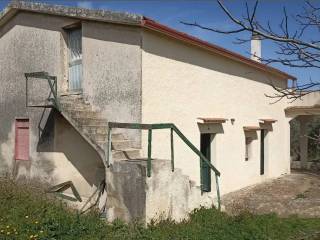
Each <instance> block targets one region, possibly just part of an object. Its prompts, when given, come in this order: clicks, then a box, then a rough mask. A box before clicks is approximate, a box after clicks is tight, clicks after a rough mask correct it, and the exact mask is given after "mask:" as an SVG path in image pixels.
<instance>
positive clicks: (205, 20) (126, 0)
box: [0, 0, 317, 83]
mask: <svg viewBox="0 0 320 240" xmlns="http://www.w3.org/2000/svg"><path fill="white" fill-rule="evenodd" d="M8 2H9V0H0V9H2V8H4V7H5V6H6V5H7V4H8ZM37 2H48V3H51V4H60V5H68V6H80V7H86V8H102V9H109V10H116V11H126V12H131V13H139V14H143V15H145V16H147V17H150V18H153V19H155V20H157V21H159V22H160V23H163V24H165V25H168V26H170V27H173V28H175V29H178V30H180V31H183V32H186V33H188V34H191V35H193V36H196V37H199V38H201V39H204V40H206V41H208V42H212V43H215V44H217V45H220V46H221V47H224V48H227V49H229V50H232V51H235V52H238V53H240V54H242V55H245V56H249V53H248V52H249V51H250V46H249V43H246V44H241V45H239V44H235V43H234V41H235V39H236V37H243V38H248V37H249V35H248V33H242V34H238V35H222V34H218V33H213V32H209V31H205V30H201V29H197V28H195V27H190V26H185V25H183V24H181V23H180V21H189V22H194V21H197V22H198V23H201V24H203V25H205V26H209V27H217V28H220V29H223V30H230V29H233V28H234V27H235V26H234V25H233V24H232V23H231V22H230V21H229V20H228V19H227V17H226V16H225V14H224V13H223V12H222V10H221V9H220V8H219V6H218V4H217V2H216V1H215V0H93V1H76V0H38V1H37ZM248 3H249V5H251V6H252V5H253V4H254V1H252V0H248ZM293 3H294V4H293ZM303 4H304V1H302V0H295V1H293V0H286V1H285V0H278V1H277V0H262V1H260V3H259V7H258V11H257V17H258V19H259V20H260V21H261V22H265V21H267V20H270V21H271V23H272V24H273V25H274V26H275V27H277V24H279V22H280V21H281V18H282V16H283V15H282V8H283V7H284V6H285V7H286V8H287V11H288V13H289V14H296V13H298V12H301V9H302V7H303ZM225 5H226V6H227V7H228V8H229V9H230V10H231V11H232V12H233V13H235V15H237V16H240V17H241V15H243V14H245V1H242V0H237V1H231V0H229V1H228V0H226V1H225ZM291 24H292V29H294V27H295V25H294V23H293V22H291ZM274 51H275V47H274V45H273V44H272V43H268V42H263V45H262V55H263V57H273V56H275V53H274ZM273 66H275V67H277V68H279V69H281V70H283V71H286V72H288V73H290V74H292V75H294V76H296V77H297V78H298V81H299V82H300V83H305V82H308V81H309V79H310V78H312V79H313V80H317V78H316V77H317V75H316V71H315V70H310V69H301V68H300V69H298V68H288V67H284V66H281V65H273Z"/></svg>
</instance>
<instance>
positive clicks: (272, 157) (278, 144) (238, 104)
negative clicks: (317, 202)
mask: <svg viewBox="0 0 320 240" xmlns="http://www.w3.org/2000/svg"><path fill="white" fill-rule="evenodd" d="M142 69H143V71H142V122H143V123H159V122H173V123H174V124H176V125H177V127H178V128H180V130H181V131H182V132H183V133H184V134H185V135H186V136H187V137H188V138H189V140H191V142H192V143H193V144H194V145H195V146H197V147H200V128H201V131H207V132H218V133H217V134H216V135H215V137H214V139H213V142H212V162H213V164H214V165H215V166H216V167H217V168H218V169H219V170H220V171H221V191H222V193H227V192H230V191H234V190H237V189H239V188H242V187H245V186H248V185H251V184H255V183H258V182H261V181H263V180H264V179H266V178H270V177H277V176H279V175H281V174H284V173H289V171H290V161H289V123H288V119H286V117H285V114H284V108H285V106H286V103H285V102H280V103H278V104H274V105H271V104H270V102H271V101H270V99H267V98H266V97H265V96H264V94H265V93H272V91H273V90H272V88H271V87H270V86H269V85H268V84H269V83H270V82H273V83H274V84H276V85H278V86H282V87H284V86H285V85H286V82H285V81H284V80H280V79H276V78H275V77H274V76H271V75H269V74H265V73H263V72H260V71H257V70H255V69H253V68H250V67H247V66H246V65H244V64H241V63H236V62H234V61H230V60H228V59H226V58H223V57H221V56H217V55H214V54H211V53H208V52H206V51H204V50H201V49H198V48H195V47H190V46H188V45H185V44H181V43H179V42H178V41H175V40H172V39H169V38H166V37H163V36H161V35H159V34H155V33H151V32H149V31H145V32H144V33H143V54H142ZM198 117H222V118H227V119H229V121H227V122H226V123H223V124H222V125H214V126H209V129H208V128H207V127H205V128H204V127H200V126H199V125H198V124H197V123H196V121H197V118H198ZM231 118H234V119H235V121H234V122H233V123H232V122H231V121H230V119H231ZM260 118H273V119H276V120H277V122H276V123H275V124H273V126H272V127H273V130H272V131H270V132H269V133H268V135H267V137H266V145H267V146H266V155H267V159H266V160H265V162H266V164H265V175H264V176H260V132H257V136H256V138H257V139H256V140H254V141H253V143H252V153H253V156H252V158H251V159H250V160H249V161H245V133H244V131H243V126H259V120H258V119H260ZM169 136H170V135H169V130H156V131H154V133H153V146H152V147H153V148H152V156H153V157H155V158H161V159H170V145H169V144H170V138H169ZM142 143H143V150H144V154H145V155H146V150H147V135H146V133H144V134H143V137H142ZM175 162H176V168H181V169H182V170H183V172H184V173H185V174H187V175H189V176H190V177H191V179H192V180H195V181H197V183H198V184H199V178H200V176H199V171H200V170H199V159H198V157H197V156H196V155H195V154H194V153H193V152H191V150H190V149H188V147H187V146H186V145H184V143H182V141H180V140H179V139H178V137H175ZM212 182H214V178H213V179H212ZM213 194H215V193H213Z"/></svg>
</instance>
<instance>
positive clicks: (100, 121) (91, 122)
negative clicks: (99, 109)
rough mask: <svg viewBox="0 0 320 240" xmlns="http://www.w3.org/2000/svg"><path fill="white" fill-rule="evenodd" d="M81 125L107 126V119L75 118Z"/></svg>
mask: <svg viewBox="0 0 320 240" xmlns="http://www.w3.org/2000/svg"><path fill="white" fill-rule="evenodd" d="M73 120H75V121H76V122H77V123H79V124H80V125H97V126H107V123H108V121H107V119H105V118H73Z"/></svg>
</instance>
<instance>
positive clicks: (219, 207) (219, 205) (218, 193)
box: [214, 174, 221, 211]
mask: <svg viewBox="0 0 320 240" xmlns="http://www.w3.org/2000/svg"><path fill="white" fill-rule="evenodd" d="M214 175H215V176H216V189H217V200H218V210H219V211H220V210H221V198H220V188H219V177H218V175H217V174H214Z"/></svg>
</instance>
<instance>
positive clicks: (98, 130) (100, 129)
mask: <svg viewBox="0 0 320 240" xmlns="http://www.w3.org/2000/svg"><path fill="white" fill-rule="evenodd" d="M81 128H82V130H83V132H85V133H88V134H89V135H91V134H107V133H108V126H101V125H99V126H98V125H83V126H82V127H81Z"/></svg>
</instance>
